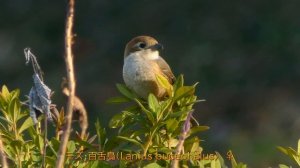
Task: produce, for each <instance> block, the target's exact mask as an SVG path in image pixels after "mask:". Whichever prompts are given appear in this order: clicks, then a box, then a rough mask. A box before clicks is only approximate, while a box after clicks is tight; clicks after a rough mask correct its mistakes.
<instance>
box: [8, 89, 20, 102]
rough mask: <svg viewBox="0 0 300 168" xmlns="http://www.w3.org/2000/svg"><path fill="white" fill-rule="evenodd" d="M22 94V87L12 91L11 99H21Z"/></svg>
mask: <svg viewBox="0 0 300 168" xmlns="http://www.w3.org/2000/svg"><path fill="white" fill-rule="evenodd" d="M19 96H20V89H15V90H13V91H11V92H10V99H11V100H12V99H19Z"/></svg>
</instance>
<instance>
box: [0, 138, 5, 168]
mask: <svg viewBox="0 0 300 168" xmlns="http://www.w3.org/2000/svg"><path fill="white" fill-rule="evenodd" d="M0 157H1V162H2V167H3V168H7V161H6V156H5V153H4V149H3V143H2V137H1V136H0Z"/></svg>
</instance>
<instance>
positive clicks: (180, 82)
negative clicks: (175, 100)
mask: <svg viewBox="0 0 300 168" xmlns="http://www.w3.org/2000/svg"><path fill="white" fill-rule="evenodd" d="M183 84H184V79H183V75H182V74H181V75H179V76H178V77H177V79H176V81H175V83H174V85H173V87H174V90H175V91H176V90H177V89H178V88H180V87H182V86H183Z"/></svg>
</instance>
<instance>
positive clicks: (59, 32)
mask: <svg viewBox="0 0 300 168" xmlns="http://www.w3.org/2000/svg"><path fill="white" fill-rule="evenodd" d="M66 5H67V3H66V1H46V0H40V1H37V0H14V1H1V2H0V20H1V24H0V85H3V84H6V85H8V87H9V88H10V89H16V88H20V89H21V95H22V99H23V100H25V99H26V97H25V95H26V94H28V92H29V90H30V88H31V86H32V78H31V75H32V67H31V66H25V58H24V54H23V49H24V48H25V47H31V48H32V52H33V53H34V54H35V55H36V56H37V57H38V61H39V63H40V65H41V67H42V69H43V71H44V73H45V77H44V78H45V81H46V83H47V84H48V86H49V87H50V88H52V90H54V91H55V95H54V97H53V101H54V103H56V104H58V106H59V107H60V106H62V105H64V99H63V96H62V94H61V91H60V85H61V81H62V77H64V76H65V75H66V73H65V66H64V59H63V56H64V22H65V15H66ZM299 6H300V1H297V0H287V1H283V0H282V1H280V0H273V1H271V0H269V1H268V0H265V1H261V0H252V1H234V0H233V1H226V2H224V1H222V0H213V1H208V0H190V1H186V2H183V1H180V0H172V1H171V0H168V1H167V0H166V1H159V0H152V1H150V0H140V1H134V0H113V1H112V0H86V1H79V0H78V1H76V11H75V12H76V13H75V28H74V29H75V30H74V32H75V33H76V37H75V46H74V52H75V68H76V78H77V94H78V96H79V97H81V98H82V100H83V102H84V103H85V105H86V108H87V110H88V112H89V118H90V128H89V129H90V131H91V132H93V131H94V124H93V122H95V121H96V118H99V119H100V121H101V122H102V125H104V126H107V123H108V121H109V118H110V117H111V116H112V115H113V114H115V113H118V112H120V111H121V109H122V108H123V107H121V106H118V105H117V106H116V105H108V104H106V103H105V100H106V99H108V98H110V97H112V96H117V95H118V92H117V90H116V87H115V84H116V83H123V80H122V65H123V50H124V47H125V44H126V43H127V42H128V41H129V40H130V39H131V38H133V37H134V36H137V35H150V36H153V37H155V38H156V39H158V40H159V41H160V42H161V43H162V44H164V47H165V50H164V51H163V52H162V53H161V55H162V56H163V57H164V58H165V59H166V60H167V62H168V63H169V64H170V66H171V67H172V69H173V71H174V74H175V75H176V76H177V75H179V74H184V76H185V80H186V84H194V83H195V82H197V81H198V82H200V84H199V85H198V90H197V95H198V96H199V98H203V99H206V100H207V101H206V102H204V103H200V104H198V105H197V106H196V112H195V116H196V118H197V119H198V120H199V122H200V124H202V125H208V126H210V128H211V129H210V130H209V131H207V132H205V133H201V134H200V138H201V139H203V140H204V141H203V142H202V146H203V147H204V149H205V152H206V153H211V152H214V151H218V152H220V153H221V154H223V155H224V156H226V152H227V151H228V150H229V149H232V150H233V152H234V154H235V155H236V157H237V159H238V160H240V161H243V162H246V163H248V165H249V166H250V167H268V166H272V167H277V165H278V164H279V163H287V164H288V163H291V162H290V161H289V158H288V157H286V156H284V155H283V154H281V153H280V152H279V151H278V150H277V149H276V146H277V145H282V146H292V147H294V148H295V147H296V143H297V140H298V138H299V137H300V136H299V132H300V19H299V18H300V13H299Z"/></svg>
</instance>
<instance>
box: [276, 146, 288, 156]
mask: <svg viewBox="0 0 300 168" xmlns="http://www.w3.org/2000/svg"><path fill="white" fill-rule="evenodd" d="M277 149H278V150H279V151H281V152H282V153H284V154H286V155H288V151H287V150H286V149H285V148H284V147H281V146H277Z"/></svg>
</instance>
